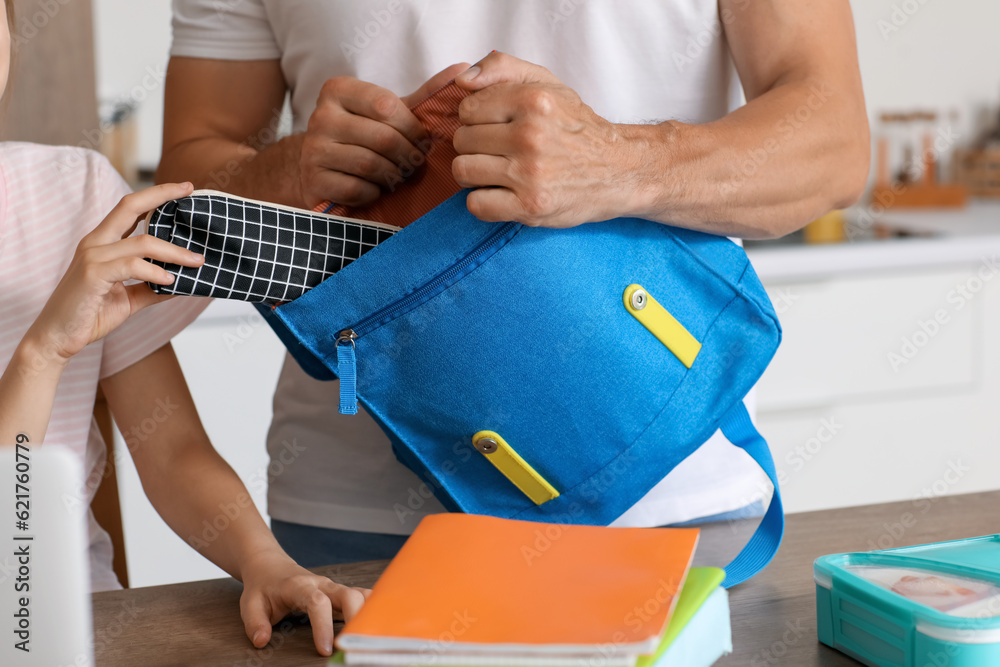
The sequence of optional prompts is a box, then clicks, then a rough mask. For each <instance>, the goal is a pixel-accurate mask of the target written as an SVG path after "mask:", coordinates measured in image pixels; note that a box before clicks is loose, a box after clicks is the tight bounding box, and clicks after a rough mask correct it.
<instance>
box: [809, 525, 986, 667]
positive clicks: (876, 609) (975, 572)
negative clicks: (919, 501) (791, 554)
mask: <svg viewBox="0 0 1000 667" xmlns="http://www.w3.org/2000/svg"><path fill="white" fill-rule="evenodd" d="M813 576H814V578H815V580H816V619H817V631H818V634H819V640H820V641H821V642H823V643H824V644H826V645H828V646H831V647H833V648H835V649H837V650H839V651H842V652H843V653H846V654H847V655H849V656H851V657H852V658H855V659H856V660H859V661H861V662H862V663H864V664H866V665H877V666H878V667H989V666H993V665H996V666H1000V535H990V536H985V537H976V538H971V539H966V540H956V541H953V542H939V543H937V544H925V545H922V546H916V547H906V548H901V549H888V550H885V551H871V552H867V553H845V554H834V555H830V556H822V557H820V558H818V559H816V562H815V563H814V565H813Z"/></svg>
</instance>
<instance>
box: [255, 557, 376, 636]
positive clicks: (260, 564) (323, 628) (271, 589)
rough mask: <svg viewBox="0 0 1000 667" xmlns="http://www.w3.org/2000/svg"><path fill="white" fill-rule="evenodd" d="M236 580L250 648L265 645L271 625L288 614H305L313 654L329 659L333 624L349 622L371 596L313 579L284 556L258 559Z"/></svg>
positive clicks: (303, 569)
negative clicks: (238, 580) (308, 624)
mask: <svg viewBox="0 0 1000 667" xmlns="http://www.w3.org/2000/svg"><path fill="white" fill-rule="evenodd" d="M242 575H243V576H242V578H243V595H242V597H241V598H240V614H241V615H242V617H243V625H244V627H245V628H246V633H247V637H249V638H250V641H251V642H253V645H254V646H255V647H256V648H264V647H265V646H267V643H268V642H269V641H271V626H273V625H274V624H275V623H277V622H278V621H280V620H281V619H282V618H284V617H285V616H287V615H288V614H289V613H290V612H292V611H302V612H306V613H308V614H309V622H310V624H311V625H312V632H313V642H314V643H315V644H316V650H317V651H319V653H320V655H331V654H332V653H333V621H334V619H338V620H339V619H343V620H345V621H347V620H350V619H351V618H352V617H353V616H354V615H355V614H356V613H358V610H359V609H361V606H362V605H363V604H364V602H365V600H367V599H368V595H369V593H371V591H370V590H368V589H365V588H349V587H347V586H343V585H341V584H338V583H335V582H333V581H331V580H330V579H327V578H326V577H321V576H319V575H318V574H313V573H312V572H310V571H309V570H307V569H305V568H303V567H300V566H299V565H297V564H296V563H295V561H293V560H292V559H291V558H289V557H288V556H287V555H285V554H284V553H275V554H271V555H261V556H258V557H257V558H255V559H254V561H253V563H252V564H251V565H249V566H248V567H245V568H244V570H243V572H242Z"/></svg>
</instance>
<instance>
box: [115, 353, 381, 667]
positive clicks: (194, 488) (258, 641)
mask: <svg viewBox="0 0 1000 667" xmlns="http://www.w3.org/2000/svg"><path fill="white" fill-rule="evenodd" d="M101 385H102V387H103V388H104V393H105V396H107V399H108V405H109V407H110V408H111V412H112V413H113V414H114V417H115V421H116V422H117V423H118V426H119V427H120V428H121V430H122V432H125V433H128V432H129V431H130V430H131V429H132V427H134V426H135V427H137V426H139V425H140V424H142V423H143V422H144V420H148V419H149V418H150V417H154V415H153V414H152V412H153V411H156V415H155V417H154V421H155V422H156V423H157V428H156V429H155V430H154V431H153V432H152V433H149V431H148V429H144V430H143V433H144V435H145V437H144V439H143V440H142V441H133V442H130V445H129V448H130V451H131V453H132V459H133V460H134V461H135V467H136V470H137V471H138V473H139V477H140V479H141V480H142V486H143V489H144V490H145V492H146V496H148V497H149V500H150V501H151V502H152V503H153V506H154V507H155V508H156V511H157V512H159V514H160V516H162V517H163V519H164V520H165V521H166V522H167V523H168V524H169V525H170V527H171V528H172V529H173V530H174V532H175V533H177V534H178V535H179V536H180V537H181V538H182V539H183V540H185V541H186V542H188V544H190V545H191V546H192V547H194V548H195V549H197V550H198V551H199V552H201V553H202V554H203V555H204V556H206V557H207V558H208V559H209V560H211V561H212V562H214V563H215V564H216V565H218V566H219V567H221V568H222V569H224V570H225V571H226V572H228V573H229V574H231V575H232V576H234V577H236V578H237V579H239V580H241V581H242V582H243V585H244V590H243V596H242V598H241V600H240V609H241V613H242V616H243V622H244V625H245V627H246V633H247V637H249V638H250V639H251V641H252V642H253V644H254V646H256V647H258V648H261V647H263V646H265V645H266V644H267V643H268V641H270V638H271V626H272V625H273V624H274V623H277V622H278V621H279V620H281V619H282V618H283V617H284V616H285V615H286V614H288V612H290V611H292V610H300V611H306V612H308V614H309V619H310V621H311V623H312V628H313V640H314V642H315V644H316V649H317V650H318V651H319V652H320V653H322V654H323V655H330V653H331V652H332V649H333V619H334V618H335V617H338V618H339V617H348V618H349V617H351V616H353V615H354V613H356V612H357V610H358V609H360V607H361V605H362V604H363V603H364V600H365V597H366V595H367V591H362V590H360V589H356V588H348V587H346V586H342V585H340V584H337V583H334V582H333V581H331V580H330V579H327V578H326V577H321V576H318V575H314V574H312V573H311V572H309V571H308V570H306V569H304V568H302V567H299V566H298V565H296V563H295V562H294V561H293V560H292V559H291V558H290V557H289V556H288V555H287V554H285V552H284V551H283V550H282V549H281V547H280V546H279V545H278V543H277V541H276V540H275V539H274V536H273V535H272V534H271V531H270V530H268V528H267V525H266V524H265V523H264V520H263V519H262V518H261V516H260V513H259V512H258V511H257V508H256V507H255V506H254V504H253V501H252V500H251V499H250V495H249V493H247V490H246V487H244V486H243V483H242V482H241V481H240V479H239V477H237V476H236V473H234V472H233V470H232V468H230V467H229V465H227V464H226V462H225V461H224V460H223V459H222V457H221V456H219V454H218V453H217V452H216V451H215V449H214V448H213V447H212V445H211V443H210V442H209V439H208V435H207V434H206V433H205V430H204V428H203V427H202V424H201V420H200V419H199V417H198V413H197V410H196V409H195V406H194V402H193V400H192V399H191V395H190V393H189V392H188V388H187V384H186V383H185V380H184V376H183V374H182V372H181V368H180V365H179V364H178V363H177V358H176V357H175V356H174V351H173V348H172V347H171V346H170V345H169V344H167V345H165V346H164V347H162V348H160V349H159V350H157V351H156V352H154V353H153V354H151V355H149V356H147V357H146V358H145V359H143V360H142V361H140V362H138V363H136V364H134V365H132V366H130V367H128V368H126V369H125V370H123V371H120V372H119V373H116V374H115V375H112V376H110V377H107V378H105V379H104V380H102V382H101ZM206 526H209V527H211V529H210V530H206Z"/></svg>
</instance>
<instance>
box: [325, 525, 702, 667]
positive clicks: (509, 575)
mask: <svg viewBox="0 0 1000 667" xmlns="http://www.w3.org/2000/svg"><path fill="white" fill-rule="evenodd" d="M697 541H698V530H697V529H670V528H654V529H649V528H608V527H603V526H577V525H558V524H544V523H536V522H529V521H515V520H510V519H499V518H495V517H486V516H477V515H469V514H439V515H434V516H431V517H427V518H425V519H424V520H423V521H421V523H420V525H419V526H418V527H417V529H416V531H414V533H413V535H412V536H411V537H410V539H409V540H408V541H407V542H406V544H405V545H404V546H403V549H402V550H401V551H400V552H399V554H398V555H397V556H396V558H395V559H393V561H392V563H390V565H389V567H388V568H386V571H385V573H384V574H383V575H382V577H381V578H380V579H379V581H378V583H377V584H376V585H375V587H374V589H373V591H372V595H371V597H370V598H369V600H368V602H367V603H366V604H365V606H364V607H363V608H362V610H361V611H360V612H359V613H358V615H357V616H356V617H354V618H353V619H352V620H351V621H350V622H349V623H348V624H347V626H346V627H345V628H344V630H343V632H342V633H341V634H340V636H339V637H338V638H337V646H338V648H340V649H341V650H343V651H344V654H345V661H346V662H347V664H349V665H350V664H382V665H390V664H398V665H402V664H426V665H545V666H549V667H575V666H576V665H580V666H581V667H582V666H585V665H592V664H594V661H595V659H597V660H600V664H602V665H606V666H608V667H612V666H614V665H621V666H622V667H626V666H628V667H631V665H634V664H635V662H636V658H637V657H638V656H639V655H643V654H651V653H654V652H655V651H656V650H657V648H658V647H659V645H660V643H661V640H662V637H663V633H664V630H665V628H666V626H667V622H668V621H669V619H670V616H671V613H672V612H673V610H674V606H675V605H676V603H677V599H678V593H679V592H680V590H681V587H682V585H683V583H684V580H685V578H686V576H687V573H688V569H689V567H690V563H691V557H692V555H693V553H694V549H695V547H696V545H697Z"/></svg>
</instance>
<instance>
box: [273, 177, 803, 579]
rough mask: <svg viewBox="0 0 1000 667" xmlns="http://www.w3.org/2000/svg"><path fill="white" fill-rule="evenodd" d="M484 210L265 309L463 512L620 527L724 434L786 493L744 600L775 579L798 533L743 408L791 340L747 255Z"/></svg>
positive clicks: (421, 225) (383, 247)
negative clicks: (766, 574)
mask: <svg viewBox="0 0 1000 667" xmlns="http://www.w3.org/2000/svg"><path fill="white" fill-rule="evenodd" d="M465 196H466V191H462V192H459V193H458V194H456V195H454V196H453V197H451V198H450V199H448V200H447V201H445V202H444V203H443V204H441V205H439V206H438V207H437V208H435V209H434V210H432V211H431V212H430V213H428V214H427V215H425V216H423V217H422V218H420V219H418V220H417V221H415V222H413V223H412V224H410V225H409V226H407V227H405V228H404V229H402V230H401V231H400V232H398V233H397V234H395V235H394V236H392V237H391V238H389V239H388V240H386V241H384V242H382V243H381V244H380V245H379V246H378V247H377V248H375V249H374V250H371V251H369V252H368V253H366V254H365V255H363V256H362V257H361V258H360V259H357V260H355V261H354V262H353V263H352V264H351V265H350V266H347V267H345V268H344V269H342V270H341V271H339V272H338V273H336V274H334V275H332V276H331V277H329V278H327V279H326V280H325V281H324V282H322V283H321V284H320V285H319V286H318V287H315V288H313V289H312V290H311V291H309V292H307V293H306V294H305V295H303V296H301V297H299V298H297V299H295V300H294V301H291V302H289V303H286V304H283V305H279V306H277V307H271V306H266V305H258V308H259V309H260V310H261V312H262V313H263V315H264V316H265V318H266V319H267V321H268V322H269V324H270V325H271V327H272V328H273V329H274V330H275V332H276V333H277V334H278V336H279V337H280V338H281V340H282V341H283V342H284V344H285V345H286V346H287V347H288V349H289V350H290V351H291V353H292V355H293V356H294V357H295V359H296V360H297V361H298V363H299V364H300V365H301V366H302V368H303V369H304V370H305V371H306V372H308V373H309V374H310V375H312V376H313V377H315V378H318V379H321V380H332V379H334V378H336V377H339V378H340V381H341V400H340V410H341V412H346V413H351V412H356V411H357V403H358V401H360V402H361V403H362V404H363V405H364V406H365V408H366V409H367V411H368V412H369V413H370V414H371V415H372V417H373V418H374V419H375V420H376V421H377V422H378V423H379V424H380V425H381V427H382V429H383V430H384V431H385V432H386V434H387V435H388V436H389V439H390V440H391V441H392V444H393V449H394V451H395V454H396V456H397V458H398V459H399V460H400V461H401V462H402V463H404V464H405V465H406V466H408V467H409V468H410V469H412V470H413V471H415V472H416V473H417V474H418V475H420V476H421V477H422V478H423V479H424V481H425V482H426V483H427V484H428V485H429V486H430V488H431V489H433V490H434V491H435V494H436V495H437V496H438V498H440V500H441V501H442V502H443V503H444V505H445V506H446V507H448V508H449V509H451V510H454V511H464V512H471V513H476V514H489V515H493V516H500V517H508V518H516V519H527V520H535V521H552V522H561V523H582V524H602V525H603V524H608V523H610V522H612V521H614V520H615V519H616V518H617V517H618V516H620V515H621V514H623V513H624V512H625V511H626V510H627V509H629V508H630V507H631V506H632V505H634V504H635V503H636V502H637V501H638V500H639V499H640V498H642V497H643V496H644V495H645V494H646V493H647V492H648V491H649V490H650V489H651V488H652V487H653V486H654V485H655V484H656V483H657V482H659V481H660V480H661V479H663V477H664V476H665V475H666V474H667V473H668V472H670V471H671V470H672V469H673V468H674V467H675V466H677V464H679V463H680V462H681V461H683V460H684V459H685V458H686V457H687V456H688V455H690V454H691V453H692V452H694V451H695V450H696V449H697V448H698V447H699V446H701V444H702V443H704V442H705V441H706V440H708V439H709V437H710V436H711V435H712V434H713V433H714V432H715V431H716V430H718V429H721V430H722V432H723V433H724V434H725V436H726V437H727V438H728V439H729V440H730V442H732V443H733V444H734V445H737V446H738V447H741V448H743V449H744V450H746V452H747V453H748V454H750V456H751V457H753V459H754V460H755V461H757V463H758V464H760V466H761V468H763V469H764V471H765V472H766V473H767V475H768V477H769V478H770V479H771V482H772V483H773V484H774V487H775V490H774V495H773V497H772V499H771V503H770V506H769V507H768V509H767V512H766V514H765V515H764V518H763V520H762V521H761V524H760V527H759V528H758V529H757V532H756V533H755V534H754V536H753V537H752V538H751V540H750V542H749V543H748V544H747V545H746V547H745V548H744V549H743V551H741V552H740V554H739V555H738V556H737V557H736V559H735V560H734V561H733V562H732V563H731V564H730V565H729V567H728V568H727V577H726V581H725V584H726V585H727V586H731V585H734V584H737V583H740V582H741V581H744V580H746V579H748V578H749V577H751V576H753V575H754V574H755V573H757V572H758V571H759V570H761V569H762V568H763V567H764V566H765V565H767V563H768V562H769V561H770V560H771V558H772V557H773V556H774V553H775V552H776V551H777V548H778V545H779V543H780V541H781V536H782V532H783V527H784V518H783V514H782V509H781V501H780V497H779V494H778V485H777V480H776V476H775V469H774V463H773V461H772V459H771V455H770V452H769V450H768V448H767V443H766V442H765V441H764V439H763V438H762V437H761V436H760V435H759V434H758V433H757V431H756V429H755V428H754V426H753V425H752V423H751V421H750V419H749V417H748V415H747V412H746V409H745V408H744V406H743V400H742V399H743V397H744V396H745V395H746V394H747V392H748V391H749V390H750V388H751V387H752V386H753V385H754V383H755V382H756V381H757V379H758V378H759V377H760V376H761V374H762V373H763V371H764V369H765V368H766V367H767V365H768V363H769V362H770V360H771V358H772V356H773V355H774V353H775V350H776V349H777V347H778V343H779V341H780V339H781V327H780V325H779V324H778V319H777V316H776V315H775V313H774V310H773V308H772V306H771V303H770V301H769V300H768V297H767V294H766V293H765V291H764V288H763V287H762V286H761V284H760V282H759V281H758V279H757V276H756V275H755V274H754V271H753V269H752V267H751V266H750V262H749V260H748V259H747V256H746V254H745V253H744V252H743V250H742V249H741V248H740V247H739V246H738V245H736V244H735V243H733V242H731V241H730V240H728V239H726V238H724V237H719V236H713V235H709V234H704V233H700V232H694V231H690V230H685V229H679V228H675V227H670V226H667V225H663V224H659V223H655V222H650V221H648V220H639V219H633V218H620V219H616V220H610V221H607V222H600V223H591V224H586V225H581V226H579V227H575V228H572V229H546V228H531V227H525V226H522V225H520V224H517V223H513V222H508V223H486V222H482V221H480V220H478V219H477V218H475V217H473V216H472V215H471V214H470V213H469V212H468V210H467V209H466V206H465ZM331 409H332V407H331Z"/></svg>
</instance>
